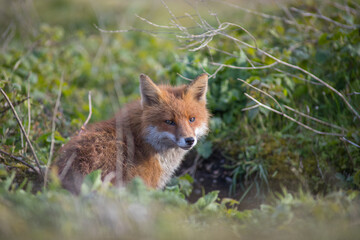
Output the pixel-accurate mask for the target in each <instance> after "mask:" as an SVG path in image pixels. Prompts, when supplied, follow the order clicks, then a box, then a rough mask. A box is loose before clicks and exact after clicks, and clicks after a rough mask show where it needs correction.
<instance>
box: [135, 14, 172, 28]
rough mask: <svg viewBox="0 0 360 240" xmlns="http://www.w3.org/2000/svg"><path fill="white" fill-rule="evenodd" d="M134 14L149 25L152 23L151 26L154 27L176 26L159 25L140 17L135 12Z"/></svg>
mask: <svg viewBox="0 0 360 240" xmlns="http://www.w3.org/2000/svg"><path fill="white" fill-rule="evenodd" d="M135 16H136V17H137V18H139V19H140V20H142V21H144V22H146V23H148V24H150V25H152V26H154V27H158V28H166V29H169V28H176V27H175V26H165V25H159V24H156V23H153V22H151V21H149V20H147V19H146V18H143V17H140V16H139V15H137V14H135Z"/></svg>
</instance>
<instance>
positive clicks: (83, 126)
mask: <svg viewBox="0 0 360 240" xmlns="http://www.w3.org/2000/svg"><path fill="white" fill-rule="evenodd" d="M91 115H92V106H91V91H89V115H88V117H87V119H86V121H85V122H84V124H83V125H82V126H81V129H80V132H79V135H80V134H81V133H82V132H83V131H85V127H86V125H87V124H88V122H89V121H90V118H91Z"/></svg>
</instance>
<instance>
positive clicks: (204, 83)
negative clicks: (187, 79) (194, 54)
mask: <svg viewBox="0 0 360 240" xmlns="http://www.w3.org/2000/svg"><path fill="white" fill-rule="evenodd" d="M207 88H208V75H207V74H206V73H203V74H201V75H200V76H198V77H197V78H196V79H194V80H193V81H192V83H190V84H189V85H188V87H187V93H189V94H191V95H193V96H194V97H195V99H196V100H198V101H203V102H205V103H206V92H207Z"/></svg>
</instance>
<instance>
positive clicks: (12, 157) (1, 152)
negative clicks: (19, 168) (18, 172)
mask: <svg viewBox="0 0 360 240" xmlns="http://www.w3.org/2000/svg"><path fill="white" fill-rule="evenodd" d="M0 154H3V155H5V156H7V157H9V158H11V159H14V160H15V161H18V162H19V163H22V164H24V165H25V166H27V167H28V168H31V169H32V170H34V172H36V173H37V174H39V172H38V170H37V169H36V168H35V167H34V166H33V165H31V164H29V163H27V162H25V161H24V160H22V159H21V157H18V156H14V155H12V154H10V153H7V152H5V151H3V150H1V149H0Z"/></svg>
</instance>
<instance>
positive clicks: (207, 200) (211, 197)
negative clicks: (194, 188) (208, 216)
mask: <svg viewBox="0 0 360 240" xmlns="http://www.w3.org/2000/svg"><path fill="white" fill-rule="evenodd" d="M218 195H219V191H212V192H209V193H208V194H206V195H205V196H203V197H201V198H199V199H198V200H197V202H196V203H195V204H194V206H195V207H197V208H199V209H201V210H203V209H206V208H210V207H213V206H212V204H213V203H215V201H216V199H217V197H218Z"/></svg>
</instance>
